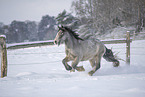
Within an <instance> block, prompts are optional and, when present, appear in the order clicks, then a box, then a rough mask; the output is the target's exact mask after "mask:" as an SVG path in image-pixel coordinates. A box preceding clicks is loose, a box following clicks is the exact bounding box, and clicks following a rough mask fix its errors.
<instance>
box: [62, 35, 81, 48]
mask: <svg viewBox="0 0 145 97" xmlns="http://www.w3.org/2000/svg"><path fill="white" fill-rule="evenodd" d="M77 44H78V40H77V39H76V38H75V37H74V36H72V35H70V34H69V36H68V38H67V39H66V41H65V46H66V47H67V48H74V46H76V45H77Z"/></svg>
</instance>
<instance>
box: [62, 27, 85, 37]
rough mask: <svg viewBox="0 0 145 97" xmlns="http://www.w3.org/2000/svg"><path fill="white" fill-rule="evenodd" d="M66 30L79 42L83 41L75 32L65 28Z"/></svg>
mask: <svg viewBox="0 0 145 97" xmlns="http://www.w3.org/2000/svg"><path fill="white" fill-rule="evenodd" d="M63 28H64V29H65V30H67V31H68V32H69V33H70V34H71V35H73V36H74V37H75V38H76V39H77V40H83V39H82V38H80V37H79V35H78V34H77V33H75V31H73V30H71V29H70V28H68V27H63Z"/></svg>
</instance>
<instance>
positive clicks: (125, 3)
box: [72, 0, 145, 35]
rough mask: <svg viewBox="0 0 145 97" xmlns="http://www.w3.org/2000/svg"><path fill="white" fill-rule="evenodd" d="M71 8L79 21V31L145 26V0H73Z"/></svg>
mask: <svg viewBox="0 0 145 97" xmlns="http://www.w3.org/2000/svg"><path fill="white" fill-rule="evenodd" d="M72 10H73V11H74V12H75V13H76V16H77V18H78V19H79V20H80V22H81V26H80V28H79V31H80V32H82V33H83V34H84V35H85V34H90V33H92V34H104V33H107V32H111V30H112V29H114V28H116V27H117V26H121V27H127V26H134V27H135V28H136V31H135V32H136V33H138V32H140V31H141V30H142V29H143V27H145V0H75V1H73V3H72Z"/></svg>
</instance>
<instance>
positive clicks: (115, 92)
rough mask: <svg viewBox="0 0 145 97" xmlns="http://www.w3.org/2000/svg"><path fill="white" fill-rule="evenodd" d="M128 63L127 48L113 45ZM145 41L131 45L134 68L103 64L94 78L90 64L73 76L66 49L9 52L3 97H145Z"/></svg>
mask: <svg viewBox="0 0 145 97" xmlns="http://www.w3.org/2000/svg"><path fill="white" fill-rule="evenodd" d="M106 46H107V47H108V48H111V47H113V51H115V52H116V53H117V52H119V54H118V56H119V57H120V58H122V59H125V56H126V55H125V51H126V50H125V44H114V45H112V44H110V45H106ZM144 49H145V40H139V41H133V42H132V43H131V65H130V66H128V65H126V64H125V62H123V61H121V64H120V67H118V68H114V67H113V66H112V63H108V62H106V61H105V60H104V59H102V61H101V65H102V67H101V69H100V70H98V71H97V72H96V73H95V74H94V76H88V74H87V73H88V72H89V71H90V70H91V66H90V64H89V62H81V63H80V64H79V65H83V66H84V67H85V69H86V71H85V72H74V73H70V72H68V71H66V70H65V68H64V66H63V65H62V63H61V60H62V59H63V58H64V57H65V54H64V45H62V46H60V47H57V46H45V47H41V48H39V47H33V48H25V49H18V50H9V51H8V76H7V77H5V78H0V97H145V50H144Z"/></svg>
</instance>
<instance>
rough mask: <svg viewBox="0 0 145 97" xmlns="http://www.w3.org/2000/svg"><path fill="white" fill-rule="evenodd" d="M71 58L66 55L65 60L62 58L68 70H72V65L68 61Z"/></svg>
mask: <svg viewBox="0 0 145 97" xmlns="http://www.w3.org/2000/svg"><path fill="white" fill-rule="evenodd" d="M69 61H70V60H69V59H68V57H65V58H64V59H63V60H62V63H63V65H64V66H65V69H66V70H72V67H71V66H70V65H68V64H67V62H69Z"/></svg>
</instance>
